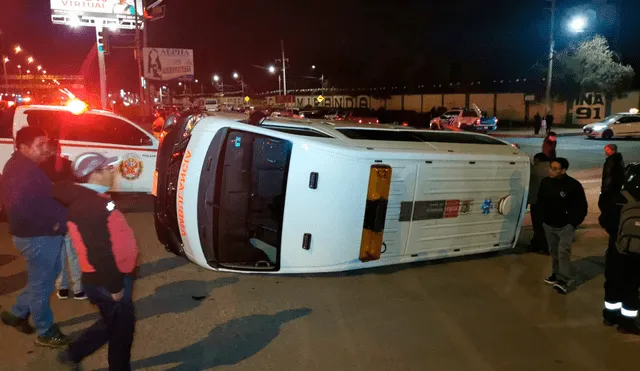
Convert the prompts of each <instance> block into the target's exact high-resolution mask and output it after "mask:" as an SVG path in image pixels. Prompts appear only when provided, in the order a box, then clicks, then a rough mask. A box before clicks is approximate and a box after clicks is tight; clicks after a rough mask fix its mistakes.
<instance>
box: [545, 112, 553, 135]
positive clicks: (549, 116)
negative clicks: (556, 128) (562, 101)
mask: <svg viewBox="0 0 640 371" xmlns="http://www.w3.org/2000/svg"><path fill="white" fill-rule="evenodd" d="M544 120H545V121H546V122H547V134H548V135H551V127H552V126H553V115H552V114H551V112H547V115H546V116H545V117H544Z"/></svg>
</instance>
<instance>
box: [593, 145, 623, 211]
mask: <svg viewBox="0 0 640 371" xmlns="http://www.w3.org/2000/svg"><path fill="white" fill-rule="evenodd" d="M604 153H605V154H606V156H607V159H606V160H605V162H604V166H603V167H602V188H601V189H600V198H599V199H598V207H600V211H602V210H603V209H604V208H607V207H612V206H614V205H615V203H616V199H617V198H618V196H619V195H620V190H622V185H623V184H624V178H625V177H624V160H623V159H622V155H621V154H620V153H618V146H617V145H615V144H607V145H606V146H605V147H604Z"/></svg>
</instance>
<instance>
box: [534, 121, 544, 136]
mask: <svg viewBox="0 0 640 371" xmlns="http://www.w3.org/2000/svg"><path fill="white" fill-rule="evenodd" d="M541 127H542V123H541V122H536V123H535V124H533V133H534V134H539V133H540V128H541Z"/></svg>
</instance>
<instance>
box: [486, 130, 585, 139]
mask: <svg viewBox="0 0 640 371" xmlns="http://www.w3.org/2000/svg"><path fill="white" fill-rule="evenodd" d="M581 135H584V133H583V132H578V133H557V134H556V136H557V137H577V136H581ZM491 136H492V137H496V138H540V139H543V138H544V137H542V136H540V135H535V134H516V133H513V134H509V133H492V134H491Z"/></svg>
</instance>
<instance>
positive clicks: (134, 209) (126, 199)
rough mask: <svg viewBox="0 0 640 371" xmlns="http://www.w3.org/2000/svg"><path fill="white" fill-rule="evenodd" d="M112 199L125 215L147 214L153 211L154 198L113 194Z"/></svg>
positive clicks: (142, 195) (140, 194)
mask: <svg viewBox="0 0 640 371" xmlns="http://www.w3.org/2000/svg"><path fill="white" fill-rule="evenodd" d="M111 198H112V199H113V200H114V201H115V202H116V204H117V205H118V209H119V210H120V211H122V212H123V213H147V212H151V211H153V196H152V195H149V194H142V193H112V194H111Z"/></svg>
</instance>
